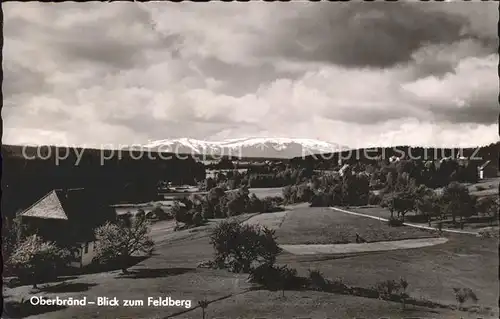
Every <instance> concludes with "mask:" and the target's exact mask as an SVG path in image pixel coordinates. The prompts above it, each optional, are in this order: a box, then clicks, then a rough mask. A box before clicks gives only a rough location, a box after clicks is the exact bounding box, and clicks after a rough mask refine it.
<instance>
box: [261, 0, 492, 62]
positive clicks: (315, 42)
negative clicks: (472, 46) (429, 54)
mask: <svg viewBox="0 0 500 319" xmlns="http://www.w3.org/2000/svg"><path fill="white" fill-rule="evenodd" d="M450 5H451V4H450ZM307 13H308V14H306V15H302V14H300V15H298V16H297V17H296V18H293V19H290V20H289V21H288V23H284V24H283V26H282V28H280V30H279V32H278V34H277V37H276V39H274V40H276V41H277V42H276V47H274V48H273V49H272V50H270V52H269V53H270V54H275V55H283V56H285V57H289V58H293V59H298V60H305V61H321V62H329V63H333V64H338V65H344V66H347V67H378V68H386V67H391V66H394V65H396V64H398V63H406V62H409V61H411V56H412V53H414V52H415V51H417V50H418V49H419V48H421V47H424V46H426V45H429V44H438V43H453V42H455V41H458V40H461V39H469V38H476V39H479V40H481V41H483V42H484V43H485V44H486V45H488V46H489V47H490V48H491V50H493V49H495V47H494V44H495V43H496V39H494V38H490V37H486V36H485V35H484V34H474V30H473V29H470V28H469V29H468V30H467V32H465V33H464V30H466V28H467V26H468V25H469V24H470V21H469V20H468V19H467V17H466V16H464V15H459V14H454V13H449V12H446V11H439V10H426V9H425V7H424V6H422V5H418V4H411V3H390V4H389V3H380V2H378V3H366V2H365V3H349V4H343V5H340V4H338V3H335V4H334V3H323V4H322V5H319V4H318V6H317V7H314V9H313V10H311V11H310V12H307ZM264 48H265V47H264ZM263 50H265V49H263ZM492 52H493V51H492Z"/></svg>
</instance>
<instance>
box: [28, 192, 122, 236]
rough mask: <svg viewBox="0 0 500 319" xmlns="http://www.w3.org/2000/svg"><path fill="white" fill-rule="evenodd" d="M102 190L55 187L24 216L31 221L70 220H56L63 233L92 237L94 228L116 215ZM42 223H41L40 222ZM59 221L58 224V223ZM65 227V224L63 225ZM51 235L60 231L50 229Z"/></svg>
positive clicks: (58, 229)
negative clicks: (101, 196)
mask: <svg viewBox="0 0 500 319" xmlns="http://www.w3.org/2000/svg"><path fill="white" fill-rule="evenodd" d="M99 195H102V194H99V193H98V192H96V191H95V190H94V191H92V190H86V189H82V188H79V189H65V190H60V189H58V190H52V191H50V192H49V193H48V194H46V195H45V196H43V197H42V198H41V199H39V200H38V201H37V202H35V203H34V204H33V205H31V206H30V207H28V208H27V209H26V210H25V211H23V212H22V213H21V214H20V216H21V217H22V218H23V219H25V218H26V221H27V222H28V220H30V219H38V220H40V221H41V220H46V221H47V222H50V221H54V222H55V221H62V222H64V221H66V222H65V223H64V225H65V226H61V225H62V224H59V223H56V224H52V225H54V227H58V228H55V231H56V232H59V233H60V234H59V235H61V236H63V233H64V234H65V235H64V236H63V237H67V238H68V239H69V238H70V237H71V238H73V239H74V240H89V239H92V238H93V236H94V229H95V228H96V227H98V226H100V225H102V224H103V223H105V222H106V221H113V220H115V219H116V214H115V211H114V209H113V208H112V207H110V206H109V205H106V203H105V202H103V201H102V200H101V198H99ZM37 225H38V224H37ZM55 225H58V226H55ZM60 227H63V228H60ZM46 235H47V236H52V235H54V236H56V235H58V234H55V233H54V234H52V235H50V232H49V233H46Z"/></svg>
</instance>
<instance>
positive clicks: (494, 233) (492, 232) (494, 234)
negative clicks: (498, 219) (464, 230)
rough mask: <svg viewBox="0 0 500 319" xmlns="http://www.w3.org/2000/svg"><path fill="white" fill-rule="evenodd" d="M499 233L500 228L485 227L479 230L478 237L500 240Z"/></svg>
mask: <svg viewBox="0 0 500 319" xmlns="http://www.w3.org/2000/svg"><path fill="white" fill-rule="evenodd" d="M499 231H500V229H499V228H498V227H485V228H481V229H480V230H479V232H478V236H479V237H482V238H499V237H500V235H499Z"/></svg>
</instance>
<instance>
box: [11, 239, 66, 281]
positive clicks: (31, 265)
mask: <svg viewBox="0 0 500 319" xmlns="http://www.w3.org/2000/svg"><path fill="white" fill-rule="evenodd" d="M70 257H71V255H70V252H69V251H68V250H66V249H61V248H59V247H57V246H56V245H55V244H54V243H52V242H46V241H44V240H43V239H42V238H41V237H39V236H37V235H31V236H29V237H27V238H26V239H25V240H24V241H22V242H20V243H19V244H18V245H17V246H16V248H15V249H14V251H13V253H12V254H11V255H10V258H9V259H8V261H7V266H8V267H9V268H10V270H11V271H12V272H13V273H14V274H15V275H16V276H17V278H18V279H19V281H21V282H28V283H31V284H33V288H36V286H37V283H40V282H41V281H42V280H46V279H52V278H55V277H57V270H58V269H60V268H62V267H64V266H66V265H67V263H68V262H69V261H70Z"/></svg>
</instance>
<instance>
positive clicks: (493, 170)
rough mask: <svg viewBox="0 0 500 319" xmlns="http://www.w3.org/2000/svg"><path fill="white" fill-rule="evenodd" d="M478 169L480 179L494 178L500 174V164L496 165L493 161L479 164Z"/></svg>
mask: <svg viewBox="0 0 500 319" xmlns="http://www.w3.org/2000/svg"><path fill="white" fill-rule="evenodd" d="M477 170H478V175H479V179H485V178H494V177H498V176H499V175H500V174H499V172H498V165H495V163H494V162H493V161H486V162H485V163H484V164H483V165H481V166H479V167H478V168H477Z"/></svg>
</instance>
